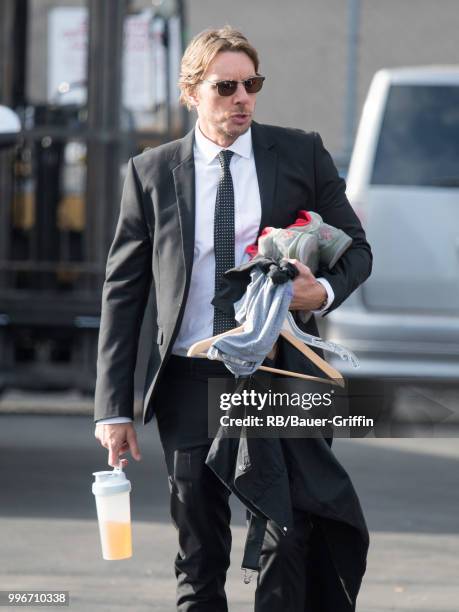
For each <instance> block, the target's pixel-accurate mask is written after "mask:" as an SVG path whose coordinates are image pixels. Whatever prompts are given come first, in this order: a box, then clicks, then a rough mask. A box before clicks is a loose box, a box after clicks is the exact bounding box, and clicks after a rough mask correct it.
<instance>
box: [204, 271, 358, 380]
mask: <svg viewBox="0 0 459 612" xmlns="http://www.w3.org/2000/svg"><path fill="white" fill-rule="evenodd" d="M250 278H251V281H250V283H249V285H248V287H247V290H246V292H245V294H244V295H243V297H242V298H241V299H240V300H239V301H238V302H236V303H235V304H234V310H235V318H236V320H237V321H238V322H239V323H240V324H242V323H243V324H244V330H243V331H242V332H240V333H238V334H229V335H228V336H223V337H221V338H218V339H217V340H215V341H214V342H213V344H212V346H211V347H210V348H209V350H208V352H207V357H208V358H209V359H220V360H221V361H223V363H224V364H225V366H226V367H227V368H228V370H229V371H230V372H231V373H232V374H234V376H235V377H236V378H240V377H245V376H250V375H251V374H253V373H254V372H255V371H256V370H257V369H258V368H259V367H260V365H261V364H262V363H263V361H264V359H265V358H266V355H267V354H268V353H269V352H270V351H271V349H272V348H273V346H274V344H275V342H276V340H277V338H278V337H279V334H280V331H281V329H282V325H283V323H284V321H285V319H286V318H288V319H289V322H290V329H291V331H292V333H293V334H294V335H295V336H296V337H297V338H298V339H299V340H301V341H302V342H304V343H305V344H309V345H311V346H316V347H319V348H321V349H324V350H326V351H330V352H332V353H335V354H337V355H339V356H340V357H341V359H343V360H348V361H349V362H350V363H351V365H352V366H353V367H354V368H358V367H359V362H358V359H357V357H356V356H355V355H354V354H353V353H352V352H351V351H349V350H348V349H346V348H344V347H343V346H341V345H339V344H336V343H335V342H330V341H328V340H322V338H319V337H317V336H312V335H311V334H307V333H305V332H303V331H302V330H301V329H300V328H299V327H297V325H296V324H295V321H294V320H293V316H292V314H291V313H290V312H289V306H290V302H291V301H292V297H293V281H292V280H287V281H286V282H285V283H283V284H275V283H273V281H272V279H271V278H270V277H269V276H266V275H265V274H264V273H263V272H262V270H260V269H259V268H254V269H253V270H252V271H251V273H250Z"/></svg>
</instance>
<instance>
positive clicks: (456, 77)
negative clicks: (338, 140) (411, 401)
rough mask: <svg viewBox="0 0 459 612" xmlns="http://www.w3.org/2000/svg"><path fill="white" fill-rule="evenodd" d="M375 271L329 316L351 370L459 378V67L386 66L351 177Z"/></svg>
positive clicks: (375, 84)
mask: <svg viewBox="0 0 459 612" xmlns="http://www.w3.org/2000/svg"><path fill="white" fill-rule="evenodd" d="M347 195H348V198H349V200H350V202H351V204H352V206H353V207H354V209H355V210H356V213H357V214H358V216H359V217H360V219H361V221H362V224H363V226H364V228H365V231H366V234H367V239H368V242H369V243H370V245H371V248H372V251H373V257H374V260H373V271H372V275H371V276H370V278H369V279H368V280H367V281H366V283H364V285H363V286H362V287H360V288H359V289H358V290H357V291H356V292H354V294H352V295H351V296H350V297H349V299H348V300H346V302H345V303H344V304H343V305H342V306H340V308H338V309H337V310H336V311H334V312H332V313H331V314H330V315H329V316H328V317H326V319H325V320H326V322H327V325H326V335H327V337H328V338H329V339H332V340H335V341H337V342H340V343H341V344H343V345H344V346H346V347H348V348H350V349H351V350H353V351H354V352H355V353H356V354H357V356H358V358H359V360H360V364H361V365H360V368H359V369H357V370H354V369H352V368H350V367H349V368H348V367H347V366H346V364H344V362H343V361H341V360H338V361H336V360H335V359H333V360H332V362H333V364H334V365H335V366H336V367H337V368H338V369H339V370H340V371H342V372H343V373H345V374H346V375H348V376H358V377H367V376H368V377H373V376H377V377H378V376H387V377H407V378H412V377H414V378H431V379H437V380H438V379H443V380H445V379H447V380H458V379H459V66H427V67H416V68H399V69H390V70H381V71H379V72H378V73H377V74H376V75H375V76H374V78H373V81H372V83H371V86H370V90H369V92H368V96H367V99H366V102H365V106H364V109H363V113H362V117H361V120H360V124H359V128H358V132H357V137H356V141H355V146H354V150H353V154H352V158H351V164H350V168H349V173H348V177H347Z"/></svg>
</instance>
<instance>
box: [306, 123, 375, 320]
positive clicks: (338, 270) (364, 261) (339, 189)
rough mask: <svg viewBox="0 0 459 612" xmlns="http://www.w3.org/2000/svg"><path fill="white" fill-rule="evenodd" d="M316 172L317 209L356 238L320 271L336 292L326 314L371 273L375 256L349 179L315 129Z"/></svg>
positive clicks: (325, 218) (319, 273)
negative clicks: (349, 189)
mask: <svg viewBox="0 0 459 612" xmlns="http://www.w3.org/2000/svg"><path fill="white" fill-rule="evenodd" d="M314 175H315V176H314V178H315V187H316V206H317V212H318V213H319V214H320V215H321V216H322V218H323V220H324V221H325V223H328V224H329V225H333V226H334V227H338V228H340V229H342V230H343V231H344V232H346V234H348V235H349V236H350V237H351V238H352V245H351V246H350V248H349V249H348V250H347V251H346V252H345V253H344V255H343V256H342V257H340V259H339V260H338V261H337V263H336V264H335V265H334V266H333V268H332V269H331V270H329V269H328V267H325V266H323V267H321V268H320V269H319V270H318V272H317V274H316V276H321V277H323V278H326V279H327V280H328V282H329V283H330V285H331V287H332V289H333V292H334V294H335V299H334V300H333V302H332V304H331V306H330V308H329V309H328V310H326V311H325V313H324V315H323V316H326V315H327V314H328V313H329V312H331V311H332V310H334V309H335V308H337V307H338V306H339V305H340V304H341V303H342V302H344V300H345V299H346V298H347V297H348V296H349V295H350V294H351V293H352V292H353V291H354V290H355V289H357V287H358V286H359V285H361V284H362V283H363V282H364V281H365V280H366V279H367V278H368V277H369V276H370V274H371V268H372V261H373V256H372V253H371V248H370V245H369V244H368V242H367V240H366V237H365V232H364V230H363V228H362V225H361V223H360V221H359V218H358V217H357V215H356V214H355V212H354V209H353V208H352V206H351V205H350V203H349V200H348V199H347V197H346V183H345V181H344V179H342V178H341V177H340V176H339V174H338V171H337V169H336V166H335V164H334V163H333V160H332V158H331V155H330V153H329V152H328V151H327V150H326V149H325V147H324V145H323V142H322V139H321V137H320V135H319V134H318V133H317V132H315V133H314Z"/></svg>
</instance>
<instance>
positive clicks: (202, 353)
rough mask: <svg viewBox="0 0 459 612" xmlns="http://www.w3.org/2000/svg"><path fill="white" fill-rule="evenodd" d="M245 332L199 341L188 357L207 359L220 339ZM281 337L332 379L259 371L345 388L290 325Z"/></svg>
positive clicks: (277, 370) (233, 331)
mask: <svg viewBox="0 0 459 612" xmlns="http://www.w3.org/2000/svg"><path fill="white" fill-rule="evenodd" d="M242 331H244V326H243V325H240V326H239V327H235V328H233V329H230V330H228V331H226V332H223V333H222V334H217V335H216V336H212V337H211V338H205V339H204V340H199V341H198V342H195V343H194V344H192V345H191V346H190V348H189V349H188V352H187V356H188V357H204V358H207V351H208V350H209V348H210V347H211V346H212V344H213V343H214V341H215V340H217V339H218V338H223V337H224V336H230V335H232V334H238V333H240V332H242ZM279 335H280V336H283V337H284V338H285V339H286V340H287V342H290V344H292V346H294V347H295V348H296V349H298V350H299V351H300V353H302V354H303V355H304V356H305V357H307V358H308V359H310V360H311V361H312V362H313V363H314V364H315V365H316V366H317V367H318V368H319V369H320V370H322V372H324V374H326V375H327V376H329V377H330V379H328V378H327V379H324V378H320V377H318V376H311V375H309V374H301V373H300V372H292V371H291V370H281V369H280V368H271V367H270V366H264V365H261V366H259V368H258V369H259V370H264V371H266V372H272V373H274V374H282V375H283V376H291V377H293V378H302V379H305V380H314V381H317V382H325V383H328V384H330V383H331V384H333V385H336V386H338V387H343V388H344V387H345V385H346V383H345V382H344V378H343V376H342V374H341V373H340V372H338V370H336V369H335V368H334V367H332V366H331V365H330V364H329V363H327V362H326V361H325V359H322V357H319V355H317V353H315V352H314V351H313V350H312V349H311V348H309V346H307V345H306V344H304V342H301V340H298V338H296V336H294V335H293V334H292V332H290V331H289V330H288V325H287V324H286V325H285V327H284V328H282V329H281V331H280V334H279Z"/></svg>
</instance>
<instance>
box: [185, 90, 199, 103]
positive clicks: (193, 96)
mask: <svg viewBox="0 0 459 612" xmlns="http://www.w3.org/2000/svg"><path fill="white" fill-rule="evenodd" d="M187 102H188V104H189V105H190V106H191V107H192V108H197V106H198V105H199V96H198V88H197V86H196V85H195V86H194V87H193V88H191V89H190V90H189V91H188V94H187Z"/></svg>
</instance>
